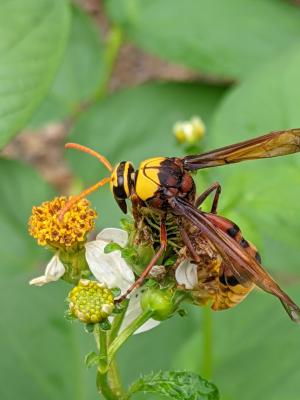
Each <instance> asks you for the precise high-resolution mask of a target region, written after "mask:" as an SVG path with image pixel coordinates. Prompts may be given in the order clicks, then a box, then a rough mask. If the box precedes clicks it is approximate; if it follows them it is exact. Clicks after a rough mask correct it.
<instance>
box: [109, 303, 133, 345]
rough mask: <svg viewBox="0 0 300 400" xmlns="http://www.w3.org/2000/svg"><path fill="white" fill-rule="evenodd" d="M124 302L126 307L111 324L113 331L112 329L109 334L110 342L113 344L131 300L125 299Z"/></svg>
mask: <svg viewBox="0 0 300 400" xmlns="http://www.w3.org/2000/svg"><path fill="white" fill-rule="evenodd" d="M122 304H124V308H123V310H122V312H121V313H120V314H117V315H116V316H115V317H114V320H113V323H112V326H111V331H110V335H109V344H111V343H112V341H113V340H114V339H115V338H116V337H117V336H118V333H119V330H120V328H121V325H122V322H123V320H124V317H125V313H126V311H127V308H128V304H129V300H125V301H124V302H123V303H122Z"/></svg>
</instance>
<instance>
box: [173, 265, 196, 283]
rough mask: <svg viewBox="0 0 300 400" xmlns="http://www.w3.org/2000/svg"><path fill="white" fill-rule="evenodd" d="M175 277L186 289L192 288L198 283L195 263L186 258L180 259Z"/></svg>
mask: <svg viewBox="0 0 300 400" xmlns="http://www.w3.org/2000/svg"><path fill="white" fill-rule="evenodd" d="M175 278H176V281H177V282H178V283H179V284H180V285H184V286H185V288H186V289H193V288H194V287H195V286H197V283H198V275H197V265H196V264H194V263H192V262H191V261H190V260H188V259H187V260H184V261H182V262H181V263H180V264H179V265H178V267H177V269H176V272H175Z"/></svg>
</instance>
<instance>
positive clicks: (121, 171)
mask: <svg viewBox="0 0 300 400" xmlns="http://www.w3.org/2000/svg"><path fill="white" fill-rule="evenodd" d="M133 185H134V168H133V165H132V163H131V162H130V161H122V162H120V163H119V164H118V165H117V166H116V167H115V169H114V170H113V172H112V174H111V183H110V189H111V191H112V193H113V195H114V198H115V200H116V202H117V203H118V204H119V207H120V208H121V210H122V211H123V212H124V213H125V214H126V213H127V205H126V201H125V200H126V199H128V198H129V197H130V194H131V192H132V188H133Z"/></svg>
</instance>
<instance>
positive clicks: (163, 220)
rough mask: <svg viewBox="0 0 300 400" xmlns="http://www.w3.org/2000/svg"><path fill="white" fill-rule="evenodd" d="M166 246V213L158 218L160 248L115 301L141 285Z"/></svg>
mask: <svg viewBox="0 0 300 400" xmlns="http://www.w3.org/2000/svg"><path fill="white" fill-rule="evenodd" d="M166 247H167V229H166V215H164V216H162V217H161V220H160V248H159V249H158V251H157V253H156V254H155V255H154V256H153V258H152V260H151V261H150V263H149V264H148V265H147V267H146V268H145V269H144V271H143V272H142V274H141V275H140V277H139V278H138V279H137V280H136V281H135V282H134V284H133V285H131V286H130V288H129V289H128V290H127V292H126V293H124V294H123V296H121V297H119V298H118V299H117V300H116V303H120V302H121V301H123V300H124V299H125V298H126V297H127V296H128V295H129V294H130V293H131V292H132V291H133V290H134V289H137V288H138V287H140V286H141V285H142V283H143V282H144V280H145V279H146V278H147V276H148V275H149V272H150V271H151V269H152V268H153V267H154V265H155V264H156V263H157V261H158V260H159V259H160V257H161V256H162V255H163V252H164V251H165V249H166Z"/></svg>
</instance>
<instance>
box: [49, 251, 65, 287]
mask: <svg viewBox="0 0 300 400" xmlns="http://www.w3.org/2000/svg"><path fill="white" fill-rule="evenodd" d="M65 272H66V269H65V267H64V265H63V263H62V262H61V261H60V259H59V257H58V255H57V254H55V256H54V257H52V258H51V260H50V261H49V263H48V265H47V267H46V270H45V277H46V280H47V282H54V281H58V280H59V278H61V277H62V276H63V275H64V273H65Z"/></svg>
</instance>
